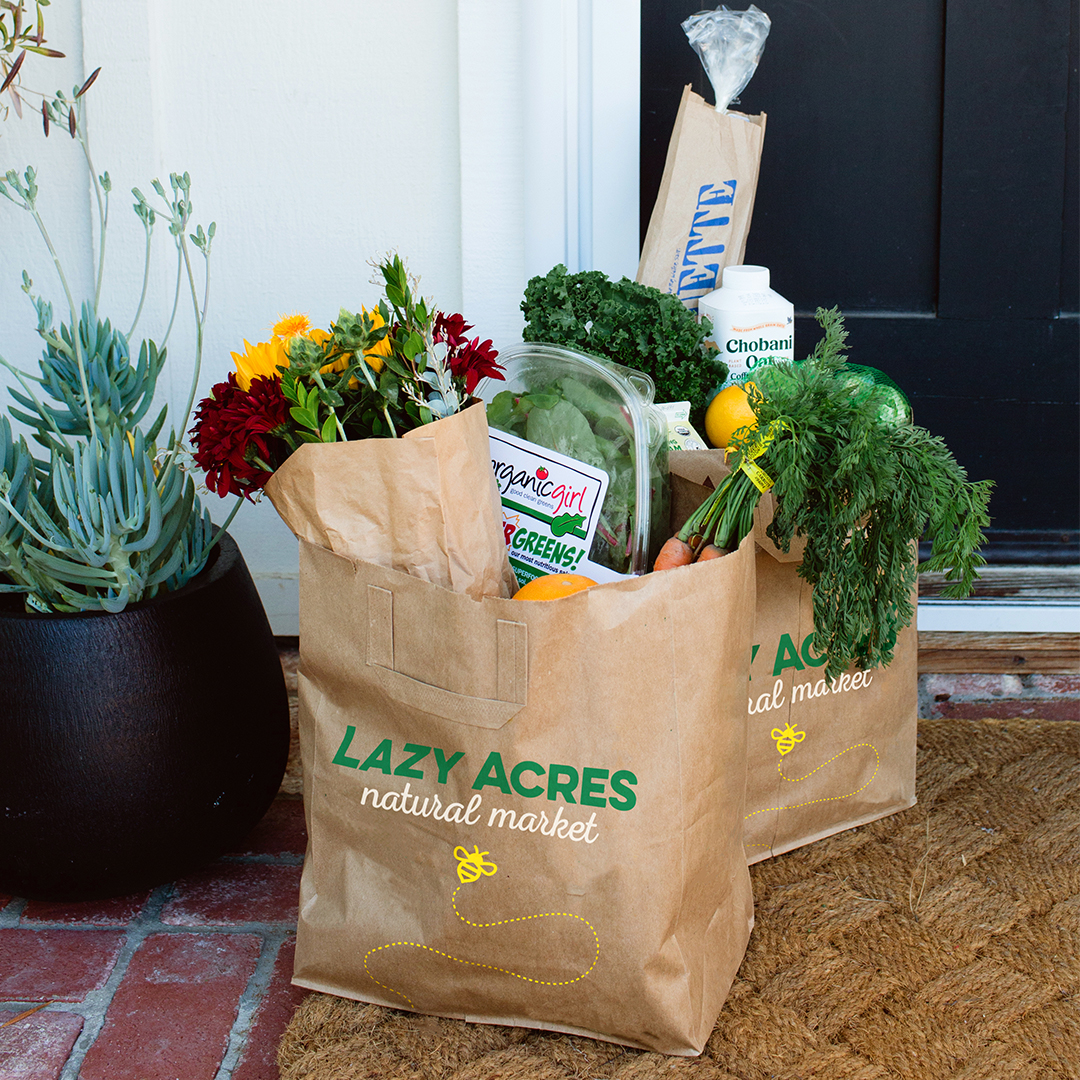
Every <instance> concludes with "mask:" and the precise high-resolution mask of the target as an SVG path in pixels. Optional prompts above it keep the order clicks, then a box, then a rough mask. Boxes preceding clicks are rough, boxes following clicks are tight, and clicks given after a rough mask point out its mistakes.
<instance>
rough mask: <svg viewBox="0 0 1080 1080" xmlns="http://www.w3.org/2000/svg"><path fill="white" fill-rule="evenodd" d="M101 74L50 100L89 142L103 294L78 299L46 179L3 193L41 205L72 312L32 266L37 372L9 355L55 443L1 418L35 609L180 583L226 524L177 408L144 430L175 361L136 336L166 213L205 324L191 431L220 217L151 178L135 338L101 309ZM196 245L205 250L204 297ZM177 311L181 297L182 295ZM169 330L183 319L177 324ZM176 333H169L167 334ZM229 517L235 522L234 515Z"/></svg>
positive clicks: (7, 513) (1, 480)
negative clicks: (91, 97) (197, 220)
mask: <svg viewBox="0 0 1080 1080" xmlns="http://www.w3.org/2000/svg"><path fill="white" fill-rule="evenodd" d="M96 75H97V72H95V73H94V75H92V76H91V77H90V79H88V80H87V82H86V83H84V85H83V86H82V87H81V88H80V89H77V90H75V91H74V93H73V96H72V97H71V98H67V97H66V96H65V95H64V94H63V93H58V94H57V95H56V97H55V98H53V99H52V100H46V101H45V102H44V103H43V106H42V112H43V117H44V125H45V133H46V135H48V133H49V127H50V124H56V125H58V126H60V125H64V126H66V127H67V130H68V131H69V133H70V135H71V137H72V138H73V139H75V140H76V141H77V142H78V143H79V145H80V146H81V148H82V151H83V154H84V156H85V159H86V163H87V166H88V167H89V169H90V176H91V179H92V183H93V188H94V194H95V203H96V208H97V213H98V226H99V228H98V237H99V241H98V250H97V257H96V260H95V268H94V283H93V284H94V287H93V299H88V300H85V301H84V302H83V303H82V304H81V305H80V306H78V307H77V306H76V303H75V300H74V297H73V294H72V291H71V289H70V287H69V284H68V279H67V277H66V276H65V274H64V270H63V266H62V265H61V262H60V259H59V257H58V256H57V253H56V249H55V246H54V245H53V242H52V239H51V237H50V236H49V233H48V230H47V228H46V225H45V222H44V220H43V219H42V216H41V214H40V213H39V211H38V207H37V195H38V187H37V176H36V173H35V172H34V170H33V168H27V169H26V170H25V171H24V173H23V174H22V175H21V176H20V175H19V174H18V173H16V172H15V170H10V171H9V172H8V173H7V174H6V176H5V177H4V178H3V179H2V180H0V195H2V196H4V197H6V198H7V199H8V200H9V201H10V202H12V203H13V204H15V205H16V206H18V207H19V208H21V209H22V210H24V211H26V212H27V213H29V214H30V215H31V216H32V217H33V219H34V222H35V223H36V225H37V227H38V231H39V232H40V233H41V236H42V239H43V240H44V242H45V245H46V247H47V248H48V250H49V252H50V254H51V255H52V258H53V264H54V266H55V269H56V271H57V275H58V276H59V279H60V285H61V288H62V290H63V292H64V295H65V299H66V301H67V308H68V313H69V317H68V321H67V322H61V324H60V325H59V326H58V327H57V326H55V325H54V321H53V308H52V304H51V303H49V302H48V301H46V300H44V299H43V298H41V297H39V296H36V295H35V294H34V293H33V291H32V289H33V282H32V281H31V279H30V277H29V276H28V275H27V274H26V273H25V272H24V273H23V291H24V292H25V293H26V294H27V296H29V298H30V300H31V303H32V304H33V305H34V308H35V311H36V313H37V323H38V333H39V334H40V336H41V338H42V340H43V341H44V343H45V348H44V351H43V354H42V357H41V359H40V360H39V361H38V372H37V374H31V373H30V372H27V371H22V370H19V369H18V368H16V367H15V366H14V365H12V364H10V363H9V362H8V361H7V360H5V359H4V358H3V357H2V356H0V366H2V367H4V368H5V369H7V370H8V371H9V372H10V373H11V374H12V375H13V376H14V377H15V380H16V383H17V387H15V386H13V387H10V388H9V393H10V394H11V396H12V398H13V399H14V401H15V403H16V406H17V407H15V406H13V407H11V408H10V409H9V413H10V416H11V417H12V418H13V419H15V420H17V421H19V422H20V423H22V424H24V425H25V426H26V427H27V428H28V429H29V430H30V433H31V437H32V439H33V441H34V442H35V443H37V444H38V445H39V446H40V447H41V448H42V450H43V455H42V456H40V457H35V456H34V455H33V454H32V453H31V450H30V447H29V444H28V443H27V441H26V438H25V437H23V436H21V435H20V436H18V437H16V436H15V434H14V433H13V431H12V427H11V423H10V421H9V419H8V417H7V416H3V417H0V591H2V592H15V593H22V594H23V596H24V599H25V603H26V606H27V608H28V609H30V610H37V611H88V610H105V611H114V612H115V611H120V610H122V609H123V608H124V607H125V606H126V605H127V604H129V603H133V602H135V601H138V600H141V599H146V598H149V597H152V596H154V595H156V594H157V593H158V592H159V591H160V590H162V589H177V588H180V587H181V586H182V585H184V584H185V583H186V582H187V581H189V580H190V579H191V578H192V577H194V576H195V575H196V574H198V573H199V571H200V570H202V568H203V567H204V566H205V565H206V560H207V558H208V557H209V555H210V551H211V549H212V547H213V545H214V544H215V543H216V542H217V539H218V537H219V536H220V533H221V530H220V529H215V528H214V526H213V524H212V522H211V520H210V515H209V513H208V512H207V511H204V510H203V508H202V506H201V504H200V502H199V499H198V496H197V495H196V491H195V482H194V480H193V479H192V477H191V476H190V475H189V473H188V472H187V470H186V468H185V465H184V461H183V455H184V452H185V451H184V447H183V444H182V442H181V436H178V435H177V434H176V432H175V431H170V432H168V433H167V435H166V436H165V437H164V443H163V445H162V444H159V441H158V440H159V439H160V438H161V437H162V433H163V429H164V425H165V419H166V413H167V407H165V408H162V409H161V410H160V411H159V412H158V413H157V414H156V415H155V416H154V417H153V419H152V420H150V422H149V424H146V426H144V423H145V421H146V420H147V417H148V416H149V415H150V410H151V407H152V404H153V399H154V392H155V389H156V386H157V380H158V377H159V375H160V374H161V371H162V367H163V365H164V362H165V347H164V341H163V342H162V344H161V345H160V346H159V345H157V344H155V343H154V342H153V341H150V340H144V341H143V342H142V343H141V344H140V346H139V348H138V353H137V359H135V360H133V358H132V351H131V348H130V346H129V342H128V338H129V336H130V334H131V333H132V332H133V331H134V329H135V326H136V325H137V324H138V322H139V318H140V316H141V314H142V309H143V304H144V301H145V297H146V288H147V281H148V279H149V273H150V247H151V234H152V232H153V228H154V225H155V223H156V221H157V220H159V219H163V220H165V221H166V222H167V223H168V228H169V232H170V233H171V235H172V237H173V239H174V242H175V244H176V249H177V297H179V294H180V290H181V287H182V286H183V284H184V283H185V282H186V284H187V289H188V292H189V293H190V296H191V302H192V308H193V313H194V320H195V328H196V344H195V363H194V374H193V376H192V382H191V388H190V393H189V396H188V402H187V407H186V409H185V412H184V416H183V425H182V427H181V429H180V430H181V433H182V432H183V430H184V429H185V428H186V426H187V422H188V417H189V415H190V412H191V408H192V405H193V403H194V397H195V389H196V383H197V381H198V377H199V368H200V363H201V357H202V342H203V327H204V325H205V321H206V302H207V289H208V283H209V273H208V261H209V255H210V246H211V242H212V240H213V237H214V232H215V227H214V225H213V224H211V225H210V227H209V229H207V230H206V231H204V230H203V228H202V226H199V227H198V228H197V229H196V231H195V232H194V233H191V234H190V235H189V234H188V232H187V230H188V228H189V221H190V217H191V200H190V187H191V179H190V177H189V176H188V175H187V173H183V174H177V173H174V174H172V175H171V176H170V178H169V183H170V188H171V191H170V192H168V193H167V192H166V189H165V187H164V185H162V184H161V183H159V182H158V181H157V180H155V181H154V182H153V187H154V191H155V192H156V193H157V195H158V197H159V199H160V204H159V205H157V206H156V207H151V205H150V203H149V202H148V200H147V199H146V197H145V196H144V195H143V194H142V193H141V192H140V191H139V190H138V189H134V190H133V194H134V196H135V200H136V201H135V212H136V214H137V215H138V217H139V218H140V220H141V221H142V222H143V225H144V228H145V230H146V259H145V265H144V269H143V284H142V291H141V294H140V297H139V301H138V307H137V309H136V312H135V316H134V319H133V320H132V324H131V329H130V330H129V332H128V334H124V333H123V332H122V331H120V330H119V329H117V328H116V327H114V326H113V325H112V323H111V321H110V320H109V319H102V318H101V317H100V315H99V312H98V305H99V301H100V297H101V282H102V276H103V274H104V269H105V237H106V233H107V229H108V217H109V193H110V191H111V188H112V185H111V182H110V180H109V174H108V173H104V174H102V175H101V176H97V175H96V173H95V171H94V167H93V161H92V159H91V156H90V149H89V144H88V142H87V140H86V137H85V130H84V125H83V106H82V101H81V97H82V94H83V93H84V92H85V91H86V90H87V88H88V87H89V85H90V84H91V83H92V82H93V80H94V78H96ZM189 243H190V244H193V245H194V246H195V247H196V248H197V249H198V251H199V252H200V253H201V254H202V256H203V259H204V280H203V289H202V295H201V296H200V291H199V288H198V286H197V283H196V276H195V271H194V269H193V267H192V260H191V252H190V247H189ZM174 316H175V305H174ZM170 327H171V320H170ZM166 336H167V335H166ZM230 520H231V519H230Z"/></svg>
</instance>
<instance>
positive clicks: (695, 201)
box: [637, 86, 766, 310]
mask: <svg viewBox="0 0 1080 1080" xmlns="http://www.w3.org/2000/svg"><path fill="white" fill-rule="evenodd" d="M765 119H766V116H765V113H759V114H758V115H757V116H747V115H746V114H745V113H739V112H717V111H716V109H715V108H714V107H713V106H712V105H710V104H708V102H706V101H705V99H704V98H703V97H701V96H700V95H699V94H695V93H694V92H693V91H692V90H691V89H690V87H689V86H687V87H686V88H685V89H684V90H683V96H682V100H681V101H680V103H679V112H678V115H677V116H676V118H675V127H674V130H673V131H672V133H671V141H670V142H669V143H668V152H667V159H666V161H665V163H664V176H663V179H662V180H661V181H660V191H659V193H658V194H657V197H656V203H655V205H654V206H653V212H652V216H651V217H650V218H649V228H648V231H647V232H646V234H645V244H644V246H643V248H642V251H641V261H640V263H639V264H638V272H637V280H638V281H639V282H640V283H641V284H642V285H651V286H653V287H654V288H657V289H660V290H661V291H662V292H666V293H672V294H674V295H675V296H678V297H679V299H680V300H682V301H683V302H684V303H685V304H686V305H687V307H690V308H692V309H694V310H696V309H697V302H698V300H699V298H700V297H702V296H704V295H705V294H706V293H709V292H712V291H713V289H718V288H719V287H720V280H721V276H722V271H723V269H724V267H725V266H729V265H738V264H740V263H742V261H743V256H744V255H745V253H746V238H747V236H748V235H749V233H750V219H751V217H752V216H753V213H754V197H755V195H756V193H757V182H758V172H759V170H760V167H761V146H762V141H763V140H764V138H765Z"/></svg>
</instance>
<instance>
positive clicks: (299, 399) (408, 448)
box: [191, 255, 513, 596]
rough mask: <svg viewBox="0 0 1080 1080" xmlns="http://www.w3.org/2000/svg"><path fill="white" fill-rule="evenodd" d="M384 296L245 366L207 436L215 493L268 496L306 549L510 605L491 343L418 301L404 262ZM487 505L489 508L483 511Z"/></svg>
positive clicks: (289, 326)
mask: <svg viewBox="0 0 1080 1080" xmlns="http://www.w3.org/2000/svg"><path fill="white" fill-rule="evenodd" d="M378 273H379V277H380V279H381V284H382V287H383V296H382V297H381V298H380V299H379V301H378V303H377V304H376V305H374V306H373V307H371V308H370V309H368V308H364V307H361V308H360V311H359V312H358V313H353V312H351V311H347V310H345V309H342V310H341V312H340V313H339V315H338V317H337V320H336V321H335V322H333V323H331V325H330V329H329V330H323V329H319V328H313V327H312V326H311V325H310V323H309V322H308V320H307V318H306V317H304V316H301V315H293V316H288V317H286V318H283V319H281V320H280V321H279V322H278V323H277V325H276V326H275V327H274V330H273V333H272V335H271V339H270V340H269V341H267V342H260V343H258V344H256V345H251V344H250V343H248V342H247V341H245V342H244V351H243V352H242V353H233V354H232V356H233V359H234V361H235V364H236V371H235V372H233V373H231V374H230V375H229V377H228V379H227V380H226V381H225V382H221V383H218V384H217V385H216V386H214V387H213V389H212V391H211V394H210V396H209V397H208V398H206V399H205V400H204V401H203V402H202V403H201V404H200V405H199V407H198V409H197V411H196V423H195V426H194V428H193V429H192V433H191V434H192V440H193V450H194V457H195V461H196V462H197V463H198V465H199V466H200V467H201V468H202V469H204V470H205V472H206V483H207V486H208V487H209V488H210V490H212V491H215V492H217V494H219V495H221V496H226V495H229V494H234V495H241V496H244V497H245V498H248V499H251V500H252V501H255V500H256V499H257V498H258V497H259V495H260V493H261V492H262V491H264V490H265V491H266V494H267V496H268V497H269V499H270V501H271V502H272V503H273V504H274V506H275V508H276V509H277V511H278V513H279V514H281V516H282V518H283V519H284V520H285V522H286V524H287V525H288V526H289V527H290V528H291V529H292V531H293V532H294V533H295V534H296V535H297V536H298V537H300V538H301V539H303V540H305V541H308V542H310V543H313V544H316V545H318V546H320V547H324V548H327V549H329V550H331V551H333V552H335V553H336V554H339V555H343V556H345V557H347V558H352V559H363V560H366V561H369V562H375V563H378V564H379V565H382V566H388V567H391V568H393V569H398V570H401V571H403V572H405V573H409V574H413V575H414V576H419V577H422V578H425V579H426V580H429V581H434V582H437V583H439V584H442V585H444V586H445V587H447V588H452V589H455V590H457V591H462V592H468V593H470V594H471V595H475V596H482V595H503V596H508V595H510V593H511V591H512V588H513V577H512V575H511V572H510V569H509V563H508V561H507V557H506V548H505V544H504V543H503V539H502V529H501V524H500V523H501V516H502V515H501V510H500V505H499V499H498V490H497V488H496V486H495V480H494V476H493V474H492V471H491V460H490V454H489V451H488V444H487V437H488V436H487V419H486V415H485V412H484V406H483V403H482V402H480V401H478V400H474V398H473V396H472V395H473V393H474V391H475V390H476V389H477V386H478V385H479V383H480V381H481V380H482V379H484V378H494V379H502V378H503V374H502V371H501V369H500V366H499V364H498V363H497V359H496V358H497V356H498V353H497V352H496V350H495V349H494V348H493V347H492V343H491V341H490V340H486V341H481V339H480V338H479V337H473V338H471V339H470V338H469V336H468V334H469V331H470V330H472V326H471V325H470V324H469V323H467V322H465V320H464V318H463V317H462V316H461V315H459V314H449V315H448V314H445V313H443V312H441V311H439V310H438V309H436V308H435V307H434V306H433V305H432V304H431V303H430V302H429V301H427V300H425V299H424V298H422V297H420V296H418V295H417V292H416V282H415V280H413V279H412V278H411V277H410V275H409V272H408V270H407V269H406V267H405V264H404V263H403V261H402V260H401V258H400V257H399V256H397V255H394V256H392V257H388V258H386V259H384V260H383V261H382V262H380V263H379V264H378ZM478 493H479V496H478Z"/></svg>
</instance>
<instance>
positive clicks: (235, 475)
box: [191, 373, 289, 502]
mask: <svg viewBox="0 0 1080 1080" xmlns="http://www.w3.org/2000/svg"><path fill="white" fill-rule="evenodd" d="M288 418H289V406H288V402H287V401H286V400H285V398H284V396H283V395H282V393H281V381H280V380H279V379H267V378H263V377H262V376H257V377H255V378H253V379H252V380H251V389H250V390H242V389H241V388H240V386H239V385H238V384H237V381H236V375H235V374H234V373H230V375H229V378H228V381H227V382H223V383H218V384H217V385H216V386H215V387H214V388H213V389H212V390H211V391H210V396H209V397H208V398H205V399H204V400H203V401H202V402H201V404H200V405H199V407H198V409H196V410H195V426H194V427H193V428H192V429H191V437H192V443H193V446H194V457H195V462H196V464H197V465H198V466H199V468H201V469H202V470H203V471H204V472H205V473H206V486H207V487H208V488H209V489H210V490H211V491H215V492H217V494H218V495H220V496H221V497H222V498H224V497H225V496H226V495H243V496H245V497H246V498H248V499H251V500H252V501H253V502H254V496H255V492H257V491H261V490H262V489H263V487H264V486H265V485H266V482H267V480H269V479H270V477H271V476H272V475H273V473H274V470H275V469H276V468H277V467H278V466H279V465H280V464H281V463H282V462H283V461H284V460H285V458H286V457H288V456H289V446H288V443H287V442H286V441H285V440H284V439H283V438H282V437H281V436H280V435H279V434H278V432H279V431H282V430H284V429H285V426H286V424H287V422H288Z"/></svg>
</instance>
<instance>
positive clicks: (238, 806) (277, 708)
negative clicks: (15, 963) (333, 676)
mask: <svg viewBox="0 0 1080 1080" xmlns="http://www.w3.org/2000/svg"><path fill="white" fill-rule="evenodd" d="M211 560H212V561H211V563H210V565H209V566H208V567H207V569H206V570H204V571H203V573H202V574H200V575H199V577H198V578H197V579H196V580H195V581H193V582H190V583H189V584H188V585H187V586H185V587H184V588H183V589H181V590H179V591H177V592H175V593H170V594H166V595H165V596H162V597H157V598H155V599H154V600H151V601H148V602H147V603H145V604H138V605H134V606H132V607H129V608H127V609H126V610H124V611H122V612H120V614H118V615H109V614H99V613H93V614H89V613H88V614H76V615H32V614H25V613H23V612H22V611H21V610H19V611H13V610H5V611H2V612H0V892H7V893H11V894H12V895H15V896H25V897H29V898H31V899H43V900H91V899H100V898H103V897H106V896H120V895H123V894H125V893H130V892H135V891H136V890H140V889H145V888H149V887H151V886H153V885H158V884H161V883H163V882H167V881H172V880H174V879H175V878H177V877H179V876H180V875H182V874H184V873H187V872H188V871H190V870H192V869H194V868H196V867H197V866H199V865H200V864H202V863H205V862H207V861H208V860H210V859H213V858H215V857H216V856H218V855H220V854H222V853H223V852H226V851H228V850H230V848H232V847H234V846H235V845H236V844H238V843H239V842H240V841H241V840H243V838H244V836H245V835H246V833H247V832H248V831H249V830H250V829H251V828H252V826H254V825H255V824H256V822H257V821H258V820H259V818H261V817H262V815H263V814H264V813H265V812H266V809H267V807H268V806H269V805H270V802H271V800H272V799H273V798H274V795H275V794H276V792H277V790H278V786H279V785H280V783H281V778H282V775H283V774H284V771H285V764H286V760H287V758H288V752H289V703H288V694H287V691H286V689H285V681H284V678H283V676H282V672H281V665H280V662H279V659H278V654H277V649H276V647H275V644H274V639H273V635H272V634H271V631H270V625H269V623H268V622H267V619H266V614H265V612H264V611H263V608H262V603H261V602H260V600H259V595H258V593H257V592H256V590H255V585H254V583H253V582H252V580H251V575H250V573H249V572H248V569H247V566H246V564H245V563H244V560H243V557H242V556H241V554H240V551H239V549H238V548H237V546H236V544H235V542H234V541H233V540H232V538H231V537H229V536H228V535H226V536H224V537H222V540H221V543H220V545H219V547H218V549H217V551H216V553H215V554H214V555H213V556H212V557H211Z"/></svg>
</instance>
